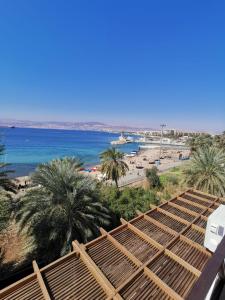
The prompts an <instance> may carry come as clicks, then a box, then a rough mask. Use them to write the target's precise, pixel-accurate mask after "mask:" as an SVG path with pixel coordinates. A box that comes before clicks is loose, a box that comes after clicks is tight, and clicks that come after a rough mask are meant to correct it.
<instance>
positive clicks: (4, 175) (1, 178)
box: [0, 145, 16, 192]
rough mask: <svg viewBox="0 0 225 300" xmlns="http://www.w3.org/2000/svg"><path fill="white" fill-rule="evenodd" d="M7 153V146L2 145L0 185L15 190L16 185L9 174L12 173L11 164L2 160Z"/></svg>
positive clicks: (0, 151) (0, 153)
mask: <svg viewBox="0 0 225 300" xmlns="http://www.w3.org/2000/svg"><path fill="white" fill-rule="evenodd" d="M4 154H5V146H4V145H0V187H1V188H3V189H5V190H6V191H10V192H15V190H16V186H15V184H14V183H13V182H12V180H10V178H9V177H8V175H9V174H10V173H12V172H13V171H12V170H8V169H7V168H8V167H9V164H6V163H4V162H2V161H1V157H3V155H4Z"/></svg>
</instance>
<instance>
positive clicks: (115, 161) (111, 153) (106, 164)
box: [100, 148, 129, 188]
mask: <svg viewBox="0 0 225 300" xmlns="http://www.w3.org/2000/svg"><path fill="white" fill-rule="evenodd" d="M123 156H124V154H123V153H122V152H119V151H117V150H116V149H115V148H109V149H107V150H105V151H104V152H102V153H101V154H100V159H101V162H102V169H101V170H102V172H103V173H105V174H106V179H107V180H108V179H111V180H113V181H115V184H116V187H117V188H118V180H119V178H120V177H121V176H125V175H126V172H127V171H128V170H129V167H128V165H127V164H126V163H125V162H124V161H123Z"/></svg>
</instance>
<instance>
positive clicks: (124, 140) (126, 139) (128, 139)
mask: <svg viewBox="0 0 225 300" xmlns="http://www.w3.org/2000/svg"><path fill="white" fill-rule="evenodd" d="M133 142H134V139H133V137H130V136H127V137H126V136H125V135H124V134H123V133H121V135H120V137H119V139H118V140H116V141H112V142H111V145H123V144H127V143H133Z"/></svg>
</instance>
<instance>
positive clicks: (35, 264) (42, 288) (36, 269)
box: [32, 260, 51, 300]
mask: <svg viewBox="0 0 225 300" xmlns="http://www.w3.org/2000/svg"><path fill="white" fill-rule="evenodd" d="M32 265H33V268H34V272H35V273H36V275H37V280H38V283H39V285H40V288H41V291H42V294H43V296H44V299H45V300H51V298H50V296H49V293H48V290H47V288H46V285H45V283H44V280H43V278H42V276H41V272H40V270H39V267H38V265H37V263H36V261H35V260H33V262H32Z"/></svg>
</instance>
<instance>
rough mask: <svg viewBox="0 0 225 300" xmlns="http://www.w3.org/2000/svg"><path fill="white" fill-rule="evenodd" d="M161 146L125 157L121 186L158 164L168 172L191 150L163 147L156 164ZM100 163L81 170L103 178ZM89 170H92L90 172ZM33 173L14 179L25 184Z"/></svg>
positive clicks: (160, 171) (140, 176) (86, 165)
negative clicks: (158, 161) (180, 157)
mask: <svg viewBox="0 0 225 300" xmlns="http://www.w3.org/2000/svg"><path fill="white" fill-rule="evenodd" d="M159 153H160V148H159V147H154V148H151V149H141V150H139V151H138V154H137V155H135V156H134V157H126V154H125V157H124V161H125V162H126V163H127V165H128V167H129V170H128V172H127V175H126V176H124V177H122V178H121V179H120V180H119V184H120V186H123V185H124V186H125V185H129V184H132V183H133V182H135V181H140V180H143V179H144V176H145V170H146V169H150V168H152V167H153V166H156V167H157V168H158V170H159V173H163V172H166V171H167V170H169V169H172V168H173V167H176V166H179V165H181V164H182V163H184V162H185V161H186V160H180V159H179V155H181V154H182V156H183V157H189V155H190V151H189V150H184V149H179V148H173V149H172V148H162V151H161V159H160V164H158V165H157V164H156V162H157V160H158V159H159ZM99 168H100V163H98V164H85V165H84V169H85V170H81V171H80V172H81V173H82V174H84V175H88V176H92V177H93V178H95V179H98V180H102V179H103V174H102V173H101V171H100V170H99ZM88 170H91V172H89V171H88ZM30 175H31V174H27V175H24V176H16V177H14V178H13V179H14V180H15V181H16V182H18V184H24V182H25V181H29V178H30Z"/></svg>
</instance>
